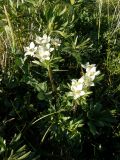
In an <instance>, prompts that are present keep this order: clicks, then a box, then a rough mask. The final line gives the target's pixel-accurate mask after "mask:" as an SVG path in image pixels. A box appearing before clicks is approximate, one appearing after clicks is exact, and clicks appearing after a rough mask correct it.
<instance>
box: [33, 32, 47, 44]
mask: <svg viewBox="0 0 120 160" xmlns="http://www.w3.org/2000/svg"><path fill="white" fill-rule="evenodd" d="M35 41H36V43H37V44H40V45H41V44H47V43H50V36H47V35H46V34H44V35H43V37H40V36H37V37H36V40H35Z"/></svg>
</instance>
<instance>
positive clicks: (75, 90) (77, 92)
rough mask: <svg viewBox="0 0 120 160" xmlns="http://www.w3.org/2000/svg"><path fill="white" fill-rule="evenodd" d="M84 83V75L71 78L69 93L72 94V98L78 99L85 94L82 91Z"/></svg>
mask: <svg viewBox="0 0 120 160" xmlns="http://www.w3.org/2000/svg"><path fill="white" fill-rule="evenodd" d="M83 85H84V77H81V78H80V79H79V80H75V79H73V80H72V85H71V91H72V92H71V93H70V95H71V96H73V98H74V99H78V98H79V97H81V96H83V95H85V91H83Z"/></svg>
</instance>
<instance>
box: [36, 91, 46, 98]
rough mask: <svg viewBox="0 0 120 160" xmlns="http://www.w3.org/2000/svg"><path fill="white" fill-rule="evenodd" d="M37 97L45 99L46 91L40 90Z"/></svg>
mask: <svg viewBox="0 0 120 160" xmlns="http://www.w3.org/2000/svg"><path fill="white" fill-rule="evenodd" d="M37 98H38V99H39V100H45V98H46V97H45V94H44V92H42V91H41V92H39V93H38V94H37Z"/></svg>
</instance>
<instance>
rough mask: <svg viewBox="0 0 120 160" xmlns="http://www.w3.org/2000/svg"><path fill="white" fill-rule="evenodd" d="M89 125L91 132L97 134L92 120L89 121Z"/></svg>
mask: <svg viewBox="0 0 120 160" xmlns="http://www.w3.org/2000/svg"><path fill="white" fill-rule="evenodd" d="M88 126H89V129H90V132H91V133H92V134H93V135H96V134H97V130H96V127H95V126H94V125H93V124H92V123H91V122H88Z"/></svg>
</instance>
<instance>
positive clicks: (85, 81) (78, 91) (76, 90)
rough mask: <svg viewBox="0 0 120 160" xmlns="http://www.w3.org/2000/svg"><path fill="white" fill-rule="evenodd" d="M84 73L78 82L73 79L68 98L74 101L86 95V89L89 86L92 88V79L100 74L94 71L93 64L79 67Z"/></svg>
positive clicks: (94, 66)
mask: <svg viewBox="0 0 120 160" xmlns="http://www.w3.org/2000/svg"><path fill="white" fill-rule="evenodd" d="M81 66H82V67H83V68H84V69H85V70H86V73H85V74H84V75H83V76H82V77H81V78H80V79H78V80H75V79H73V80H72V84H71V92H70V96H72V97H73V98H74V99H75V100H76V99H78V98H80V97H81V96H83V95H85V94H88V89H89V87H90V86H94V79H95V77H96V76H97V75H99V74H100V71H96V65H95V64H91V65H90V64H89V62H88V63H86V65H83V64H82V65H81Z"/></svg>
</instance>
